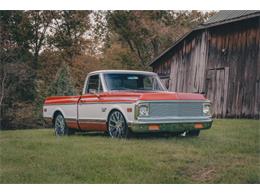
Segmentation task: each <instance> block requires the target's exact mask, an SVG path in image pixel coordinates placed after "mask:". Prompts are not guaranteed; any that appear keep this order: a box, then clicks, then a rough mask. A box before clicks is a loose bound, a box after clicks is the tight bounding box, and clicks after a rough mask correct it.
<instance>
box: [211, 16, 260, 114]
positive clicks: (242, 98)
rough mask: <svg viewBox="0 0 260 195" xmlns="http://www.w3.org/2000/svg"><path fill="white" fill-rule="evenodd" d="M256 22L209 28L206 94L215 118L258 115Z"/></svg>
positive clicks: (258, 40)
mask: <svg viewBox="0 0 260 195" xmlns="http://www.w3.org/2000/svg"><path fill="white" fill-rule="evenodd" d="M259 21H260V19H259V17H258V18H253V19H248V20H244V21H240V22H234V23H230V24H226V25H221V26H219V27H214V28H211V29H209V32H210V39H209V42H208V51H209V53H208V63H207V65H208V67H207V73H206V74H207V80H206V85H207V87H206V89H207V91H206V94H207V96H208V97H209V98H210V99H211V100H212V102H214V105H213V106H214V108H213V109H214V111H215V115H217V116H218V117H258V118H259V111H260V110H259V108H260V105H259V102H260V99H259V77H260V74H259V71H260V63H259V55H260V50H259V44H260V25H259V24H260V23H259ZM210 85H211V86H210ZM210 87H211V88H212V89H210Z"/></svg>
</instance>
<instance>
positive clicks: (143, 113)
mask: <svg viewBox="0 0 260 195" xmlns="http://www.w3.org/2000/svg"><path fill="white" fill-rule="evenodd" d="M149 115H150V109H149V104H148V103H140V104H137V105H136V117H148V116H149Z"/></svg>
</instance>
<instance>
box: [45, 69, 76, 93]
mask: <svg viewBox="0 0 260 195" xmlns="http://www.w3.org/2000/svg"><path fill="white" fill-rule="evenodd" d="M48 94H49V96H63V95H75V89H74V87H73V80H72V78H71V76H70V71H69V67H68V66H67V65H65V64H63V66H62V67H61V68H60V69H59V71H58V72H57V74H56V78H55V79H54V81H53V82H52V83H51V85H50V87H49V89H48Z"/></svg>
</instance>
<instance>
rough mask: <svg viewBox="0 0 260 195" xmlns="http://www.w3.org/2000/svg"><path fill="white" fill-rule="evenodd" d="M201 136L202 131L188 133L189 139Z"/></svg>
mask: <svg viewBox="0 0 260 195" xmlns="http://www.w3.org/2000/svg"><path fill="white" fill-rule="evenodd" d="M199 135H200V130H193V131H189V132H188V133H187V136H189V137H198V136H199Z"/></svg>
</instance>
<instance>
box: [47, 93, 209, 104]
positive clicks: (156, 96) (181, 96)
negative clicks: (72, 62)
mask: <svg viewBox="0 0 260 195" xmlns="http://www.w3.org/2000/svg"><path fill="white" fill-rule="evenodd" d="M138 100H143V101H150V100H205V97H204V96H203V95H201V94H194V93H176V92H147V93H146V92H106V93H101V94H99V96H97V95H94V94H86V95H83V96H56V97H48V98H47V99H46V100H45V102H44V104H45V105H48V104H77V103H78V102H80V103H106V102H108V103H111V102H112V103H113V102H115V103H117V102H126V103H134V102H136V101H138Z"/></svg>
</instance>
